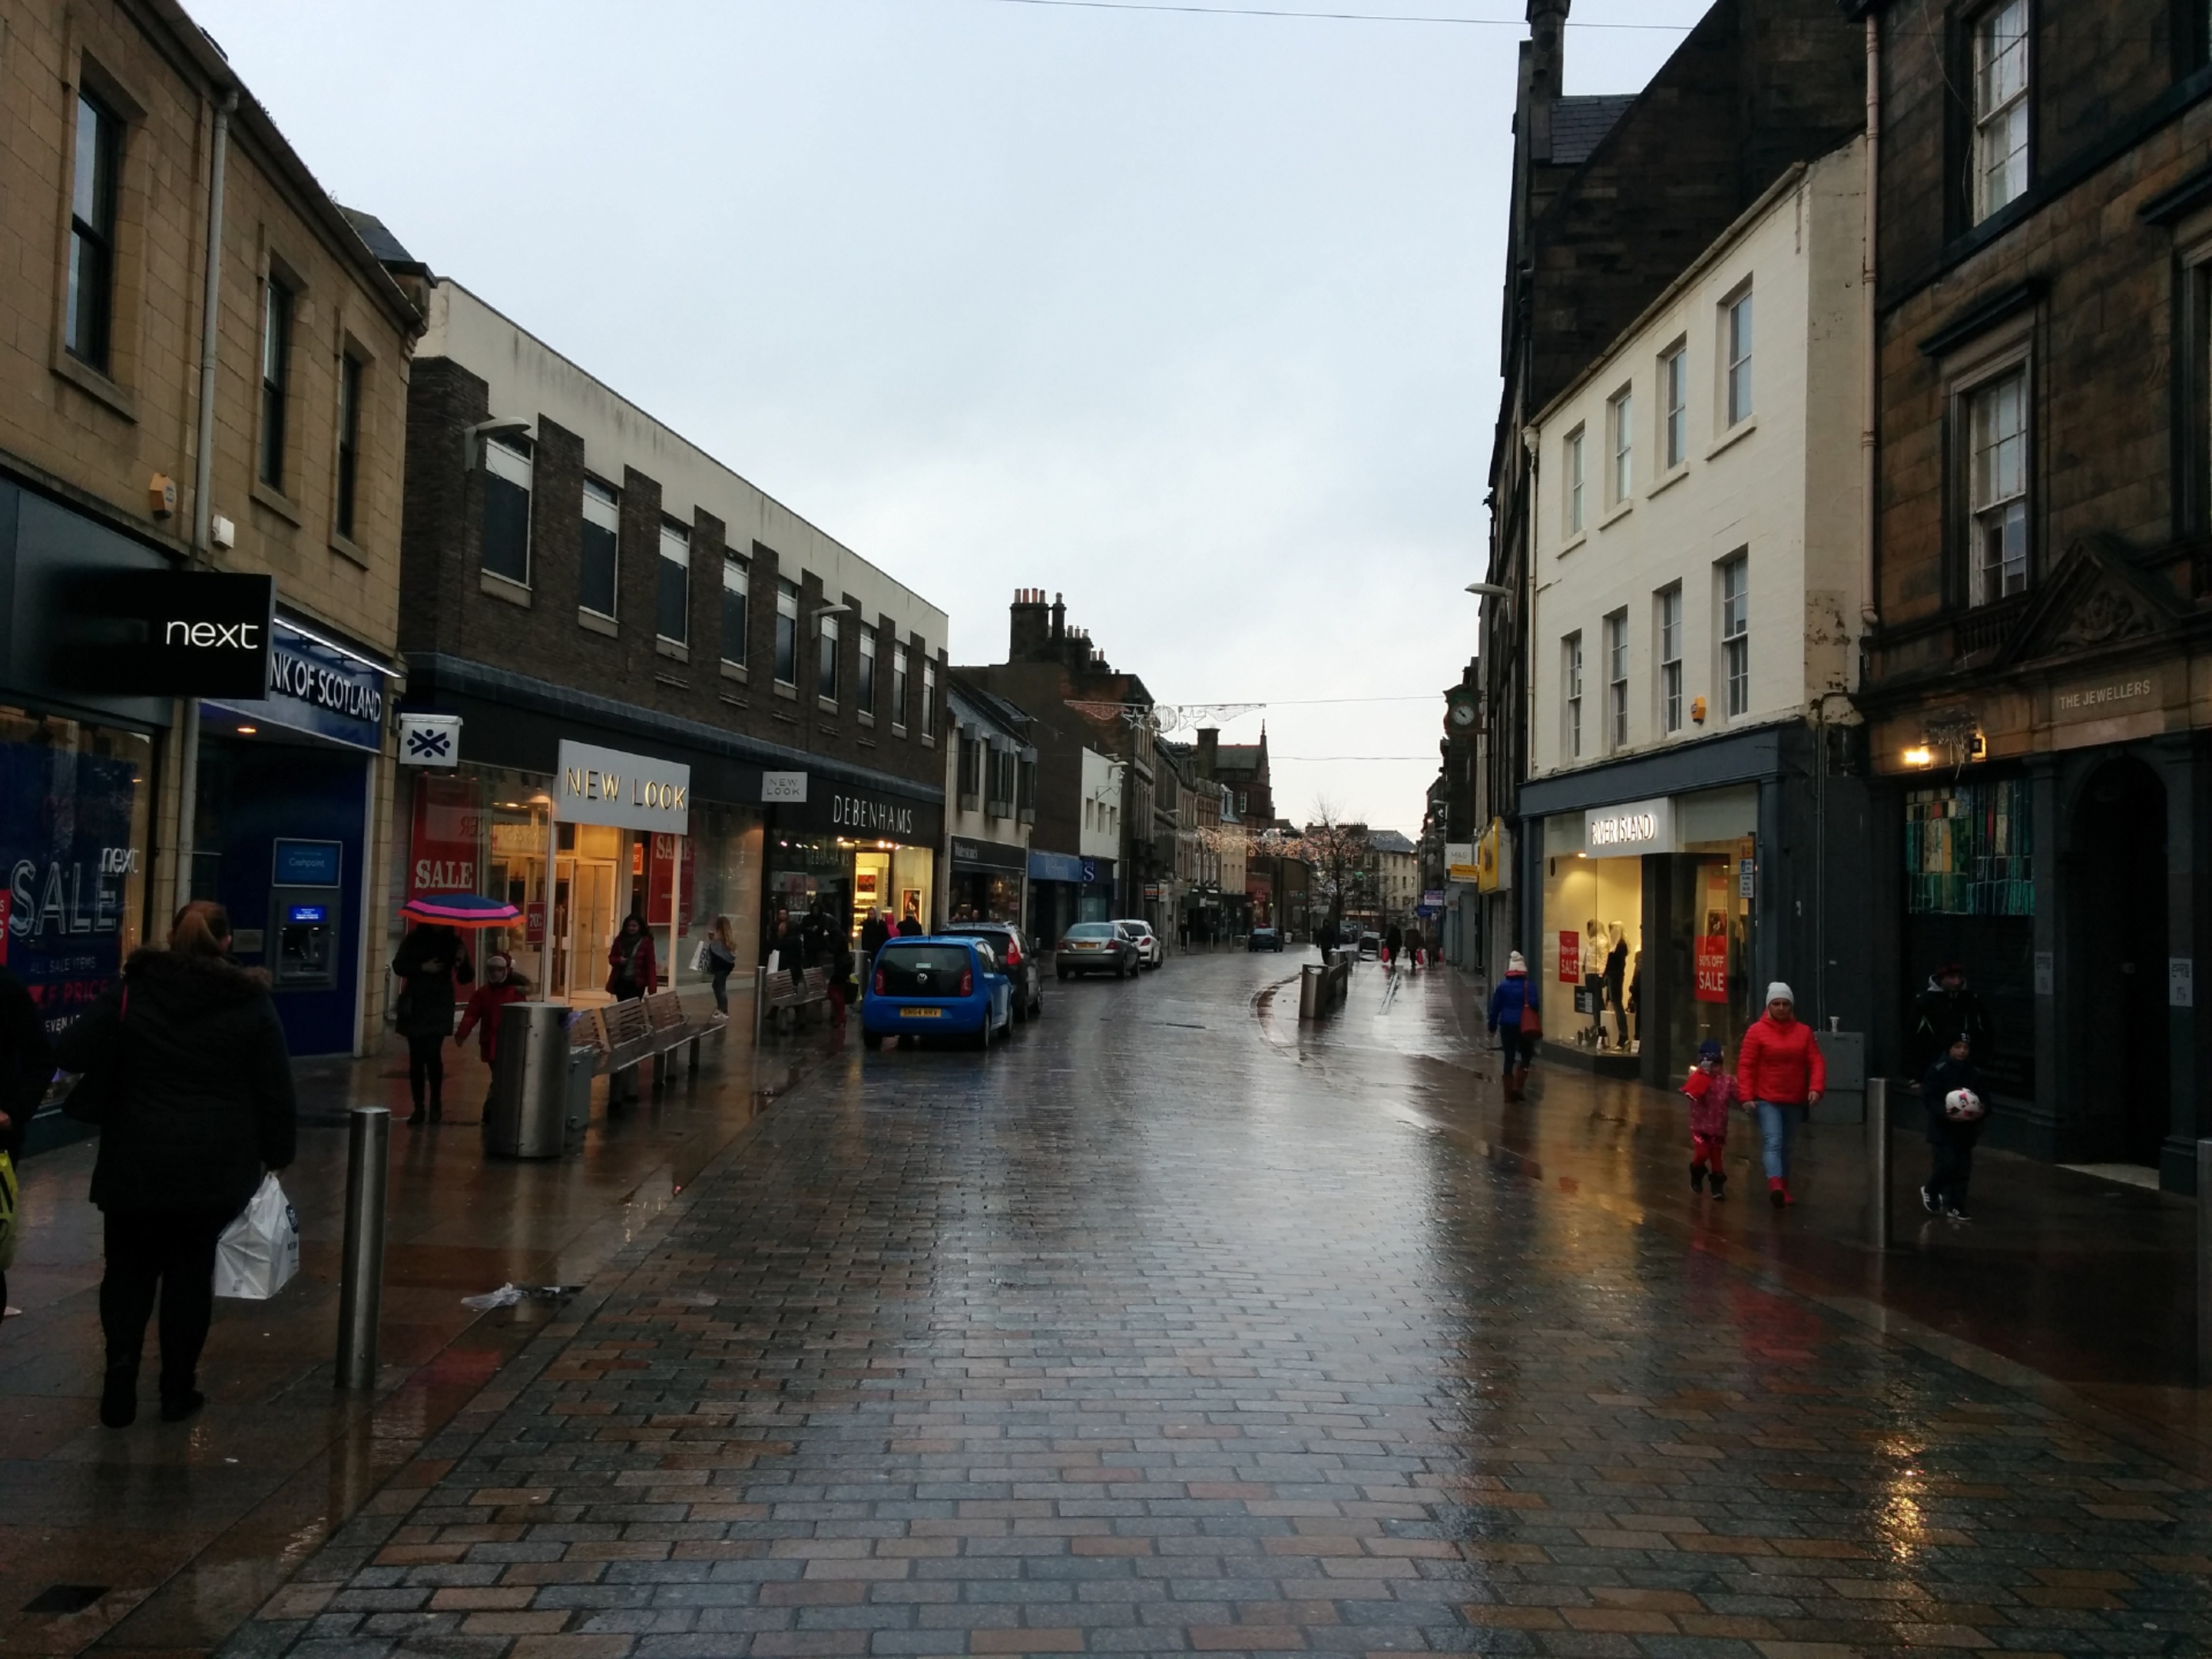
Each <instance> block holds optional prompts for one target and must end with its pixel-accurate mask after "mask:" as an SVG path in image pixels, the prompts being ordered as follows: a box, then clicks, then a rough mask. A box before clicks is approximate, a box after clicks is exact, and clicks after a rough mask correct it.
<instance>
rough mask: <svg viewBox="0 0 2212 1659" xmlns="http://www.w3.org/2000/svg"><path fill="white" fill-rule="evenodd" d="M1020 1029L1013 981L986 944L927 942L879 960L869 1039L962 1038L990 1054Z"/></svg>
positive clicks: (866, 999)
mask: <svg viewBox="0 0 2212 1659" xmlns="http://www.w3.org/2000/svg"><path fill="white" fill-rule="evenodd" d="M1013 1029H1014V986H1013V981H1012V980H1011V979H1009V978H1007V977H1006V974H1005V973H1004V972H1003V971H1001V969H1000V966H999V958H998V957H997V956H996V955H995V954H994V952H993V951H992V950H991V947H990V945H988V944H987V942H985V941H984V940H982V939H967V938H961V937H957V936H952V935H928V934H925V935H924V936H923V937H921V938H920V939H893V940H891V941H890V944H888V945H884V948H883V949H882V950H880V951H877V952H876V960H875V964H874V967H873V969H872V971H871V972H870V973H869V975H868V983H867V986H866V989H865V990H863V991H862V993H861V994H860V1034H861V1035H862V1036H865V1037H869V1038H875V1037H887V1036H958V1037H965V1038H967V1039H968V1040H969V1042H973V1043H974V1044H975V1047H977V1048H987V1047H988V1046H989V1045H990V1042H991V1034H992V1033H993V1032H994V1031H1006V1032H1009V1033H1011V1032H1012V1030H1013Z"/></svg>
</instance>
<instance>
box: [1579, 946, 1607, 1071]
mask: <svg viewBox="0 0 2212 1659" xmlns="http://www.w3.org/2000/svg"><path fill="white" fill-rule="evenodd" d="M1610 948H1611V946H1610V943H1609V941H1607V939H1606V936H1605V924H1604V923H1603V922H1601V921H1599V920H1598V919H1597V918H1596V917H1595V916H1592V917H1591V918H1590V919H1589V921H1585V922H1584V923H1583V988H1584V989H1585V990H1587V991H1588V992H1589V1011H1590V1023H1589V1030H1588V1031H1587V1032H1586V1033H1585V1034H1584V1035H1585V1036H1586V1037H1587V1039H1588V1041H1589V1043H1590V1046H1591V1047H1593V1048H1604V1047H1605V958H1606V952H1607V951H1608V950H1609V949H1610Z"/></svg>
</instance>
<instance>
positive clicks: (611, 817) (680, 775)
mask: <svg viewBox="0 0 2212 1659" xmlns="http://www.w3.org/2000/svg"><path fill="white" fill-rule="evenodd" d="M553 816H554V817H556V818H558V819H559V820H560V821H561V822H562V823H598V824H605V825H607V826H609V827H611V828H613V829H650V830H656V831H658V832H659V833H660V834H662V835H666V836H681V835H684V834H686V833H688V832H689V831H690V827H691V769H690V767H688V766H685V765H684V764H682V763H680V762H677V761H665V760H655V759H653V757H651V756H650V755H629V754H624V753H623V751H622V750H619V749H599V748H596V747H594V746H593V745H592V744H588V743H571V742H570V741H569V740H568V738H562V740H561V759H560V769H559V771H558V772H557V773H556V775H555V776H554V780H553Z"/></svg>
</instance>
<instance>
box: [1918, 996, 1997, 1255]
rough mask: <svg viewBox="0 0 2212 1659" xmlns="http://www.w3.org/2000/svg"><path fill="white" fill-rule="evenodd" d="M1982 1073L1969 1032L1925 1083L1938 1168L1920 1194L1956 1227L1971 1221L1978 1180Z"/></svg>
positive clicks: (1927, 1207) (1930, 1136) (1923, 1104)
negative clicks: (1969, 1206)
mask: <svg viewBox="0 0 2212 1659" xmlns="http://www.w3.org/2000/svg"><path fill="white" fill-rule="evenodd" d="M1987 1098H1988V1097H1987V1096H1986V1095H1984V1093H1983V1091H1982V1073H1981V1068H1980V1067H1979V1066H1977V1065H1975V1064H1974V1044H1973V1039H1972V1038H1971V1037H1969V1036H1966V1034H1965V1033H1964V1032H1961V1033H1960V1035H1958V1036H1955V1037H1953V1038H1952V1039H1951V1046H1950V1048H1948V1050H1947V1051H1946V1052H1945V1054H1944V1055H1943V1058H1942V1059H1941V1060H1937V1061H1936V1063H1935V1064H1934V1065H1933V1066H1929V1068H1928V1070H1927V1071H1926V1072H1925V1073H1923V1075H1922V1077H1921V1079H1920V1105H1921V1109H1922V1110H1923V1112H1925V1113H1926V1114H1927V1117H1928V1145H1929V1149H1930V1150H1931V1151H1932V1152H1934V1154H1935V1167H1934V1168H1933V1169H1931V1170H1929V1174H1928V1184H1927V1185H1926V1186H1924V1187H1923V1188H1921V1189H1920V1203H1921V1207H1922V1208H1923V1209H1925V1210H1926V1211H1927V1212H1928V1213H1929V1214H1930V1215H1942V1216H1945V1217H1948V1218H1949V1219H1951V1220H1953V1221H1965V1220H1966V1219H1968V1217H1967V1214H1966V1185H1967V1182H1970V1181H1971V1180H1972V1178H1973V1174H1974V1143H1975V1142H1977V1141H1978V1140H1979V1139H1981V1138H1982V1124H1983V1121H1984V1119H1983V1112H1984V1101H1985V1100H1986V1099H1987Z"/></svg>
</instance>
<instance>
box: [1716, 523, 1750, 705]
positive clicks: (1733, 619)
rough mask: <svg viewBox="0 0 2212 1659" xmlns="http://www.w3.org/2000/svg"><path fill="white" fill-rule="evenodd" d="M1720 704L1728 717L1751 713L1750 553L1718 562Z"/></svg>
mask: <svg viewBox="0 0 2212 1659" xmlns="http://www.w3.org/2000/svg"><path fill="white" fill-rule="evenodd" d="M1720 585H1721V683H1722V686H1723V691H1724V696H1725V700H1724V702H1723V705H1722V706H1723V708H1725V709H1726V710H1727V711H1728V714H1729V717H1730V718H1731V719H1733V718H1734V717H1735V716H1736V715H1738V714H1749V713H1750V712H1751V556H1750V555H1748V554H1746V553H1739V554H1737V555H1735V557H1733V558H1728V559H1723V560H1722V561H1721V563H1720Z"/></svg>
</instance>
